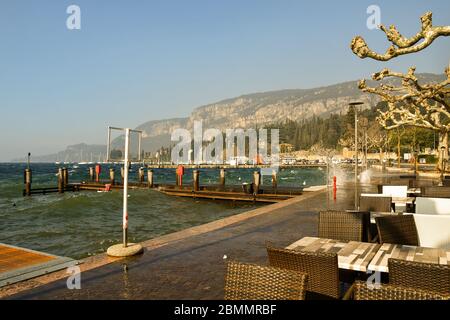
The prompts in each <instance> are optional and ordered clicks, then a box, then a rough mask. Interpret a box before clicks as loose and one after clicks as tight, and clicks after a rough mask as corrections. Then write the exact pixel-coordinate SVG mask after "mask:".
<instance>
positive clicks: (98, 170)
mask: <svg viewBox="0 0 450 320" xmlns="http://www.w3.org/2000/svg"><path fill="white" fill-rule="evenodd" d="M101 173H102V166H101V165H99V164H97V165H95V181H96V182H99V181H100V174H101Z"/></svg>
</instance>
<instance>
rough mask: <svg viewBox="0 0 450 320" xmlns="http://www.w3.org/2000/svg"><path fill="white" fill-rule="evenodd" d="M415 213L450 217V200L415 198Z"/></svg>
mask: <svg viewBox="0 0 450 320" xmlns="http://www.w3.org/2000/svg"><path fill="white" fill-rule="evenodd" d="M416 213H418V214H438V215H450V199H446V198H425V197H418V198H416Z"/></svg>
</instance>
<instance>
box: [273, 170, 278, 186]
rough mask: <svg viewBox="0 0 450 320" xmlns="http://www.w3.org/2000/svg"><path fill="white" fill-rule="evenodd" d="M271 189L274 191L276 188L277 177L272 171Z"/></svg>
mask: <svg viewBox="0 0 450 320" xmlns="http://www.w3.org/2000/svg"><path fill="white" fill-rule="evenodd" d="M272 187H273V189H274V190H276V189H277V187H278V177H277V172H276V171H275V170H272Z"/></svg>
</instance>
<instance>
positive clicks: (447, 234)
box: [414, 214, 450, 250]
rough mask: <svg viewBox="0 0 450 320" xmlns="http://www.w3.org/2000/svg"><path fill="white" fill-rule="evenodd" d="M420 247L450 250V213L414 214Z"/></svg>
mask: <svg viewBox="0 0 450 320" xmlns="http://www.w3.org/2000/svg"><path fill="white" fill-rule="evenodd" d="M414 221H415V223H416V228H417V233H418V235H419V243H420V246H421V247H428V248H441V249H444V250H450V215H447V216H444V215H429V214H414Z"/></svg>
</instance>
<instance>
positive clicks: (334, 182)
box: [333, 176, 337, 200]
mask: <svg viewBox="0 0 450 320" xmlns="http://www.w3.org/2000/svg"><path fill="white" fill-rule="evenodd" d="M336 182H337V178H336V176H334V177H333V200H336V193H337V183H336Z"/></svg>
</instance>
